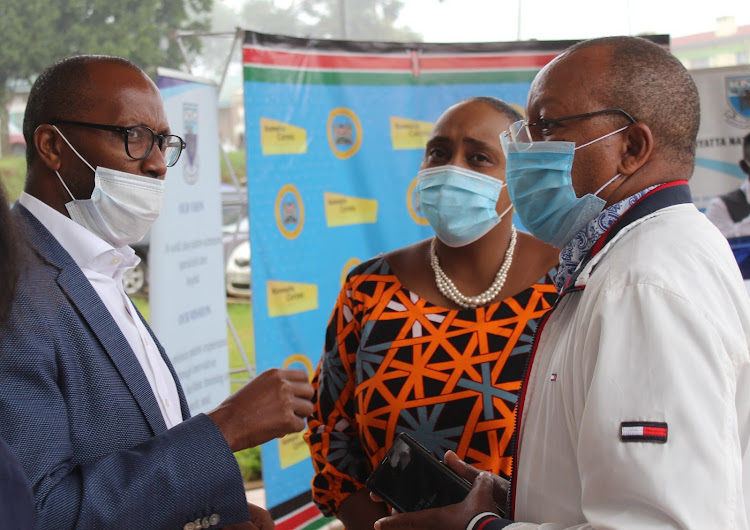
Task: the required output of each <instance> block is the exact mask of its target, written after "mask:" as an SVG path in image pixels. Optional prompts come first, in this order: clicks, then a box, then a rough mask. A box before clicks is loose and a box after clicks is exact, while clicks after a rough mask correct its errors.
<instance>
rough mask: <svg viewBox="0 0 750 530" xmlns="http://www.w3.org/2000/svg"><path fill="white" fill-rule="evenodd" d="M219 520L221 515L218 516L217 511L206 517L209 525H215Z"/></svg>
mask: <svg viewBox="0 0 750 530" xmlns="http://www.w3.org/2000/svg"><path fill="white" fill-rule="evenodd" d="M219 521H221V517H219V514H218V513H212V514H211V517H209V518H208V524H210V525H211V526H216V525H217V524H219Z"/></svg>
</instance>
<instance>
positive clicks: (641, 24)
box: [347, 0, 750, 42]
mask: <svg viewBox="0 0 750 530" xmlns="http://www.w3.org/2000/svg"><path fill="white" fill-rule="evenodd" d="M347 1H356V0H347ZM404 4H405V7H404V9H403V11H402V12H401V17H400V19H399V22H400V23H402V24H403V25H408V26H410V27H411V28H412V29H414V30H416V31H418V32H420V33H422V35H423V36H424V40H425V41H426V42H463V41H465V42H469V41H512V40H516V39H517V38H518V35H519V32H518V20H519V17H518V0H443V1H442V2H440V1H439V0H406V1H405V2H404ZM727 15H733V16H734V17H735V21H736V23H737V24H738V25H747V24H750V0H682V1H678V0H619V1H618V0H609V1H607V0H568V1H567V2H565V1H561V0H521V17H520V20H521V23H520V38H521V40H528V39H538V40H557V39H584V38H591V37H600V36H606V35H636V34H638V33H643V32H649V33H666V34H669V35H671V36H672V37H679V36H683V35H690V34H693V33H702V32H705V31H713V30H714V29H715V28H716V19H717V18H718V17H721V16H727Z"/></svg>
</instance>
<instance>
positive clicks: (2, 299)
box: [0, 184, 34, 530]
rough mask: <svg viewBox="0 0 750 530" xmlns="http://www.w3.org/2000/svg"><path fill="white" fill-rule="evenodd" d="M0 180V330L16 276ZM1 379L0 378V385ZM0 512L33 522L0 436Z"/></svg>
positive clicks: (7, 520)
mask: <svg viewBox="0 0 750 530" xmlns="http://www.w3.org/2000/svg"><path fill="white" fill-rule="evenodd" d="M13 228H14V224H13V221H12V220H11V217H10V211H9V210H8V200H7V199H6V198H5V190H3V186H2V184H0V334H2V332H3V331H2V330H3V324H4V323H5V319H6V318H7V315H8V311H9V310H10V306H11V302H12V301H13V297H14V294H15V288H16V280H17V278H18V269H19V267H18V256H17V249H16V246H17V242H16V241H17V237H16V234H15V230H14V229H13ZM1 384H2V381H1V380H0V385H1ZM0 514H2V521H3V523H2V524H3V526H6V527H7V528H15V529H17V530H29V529H30V528H32V527H33V526H34V499H33V496H32V494H31V486H30V485H29V482H28V480H26V473H24V470H23V467H21V462H19V460H18V457H17V456H16V455H15V453H14V452H13V450H12V449H11V448H10V447H8V444H6V443H5V442H4V441H3V440H2V438H0Z"/></svg>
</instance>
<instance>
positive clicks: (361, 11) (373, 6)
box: [299, 0, 422, 42]
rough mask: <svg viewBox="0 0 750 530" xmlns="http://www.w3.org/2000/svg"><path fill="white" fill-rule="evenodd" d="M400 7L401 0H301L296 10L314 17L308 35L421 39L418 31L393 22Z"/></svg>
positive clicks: (403, 40)
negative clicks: (353, 0)
mask: <svg viewBox="0 0 750 530" xmlns="http://www.w3.org/2000/svg"><path fill="white" fill-rule="evenodd" d="M403 7H404V1H403V0H357V1H355V2H351V1H347V0H302V1H301V2H300V5H299V10H300V12H301V13H302V14H303V15H304V16H305V17H306V18H309V19H310V20H313V21H314V22H313V23H312V24H311V25H310V27H309V35H310V36H311V37H316V38H335V39H353V38H356V40H371V41H396V42H413V41H421V40H422V37H421V35H420V34H419V33H416V32H414V31H412V30H411V29H409V28H404V27H396V26H395V23H396V20H397V19H398V16H399V14H400V13H401V10H402V9H403Z"/></svg>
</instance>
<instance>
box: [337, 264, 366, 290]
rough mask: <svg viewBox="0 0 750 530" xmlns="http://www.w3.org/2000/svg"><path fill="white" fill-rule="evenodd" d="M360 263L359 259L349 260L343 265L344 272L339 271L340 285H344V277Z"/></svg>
mask: <svg viewBox="0 0 750 530" xmlns="http://www.w3.org/2000/svg"><path fill="white" fill-rule="evenodd" d="M360 263H362V261H361V260H360V259H359V258H349V259H348V260H347V261H346V263H344V270H342V271H341V285H344V282H346V276H347V274H349V271H350V270H352V268H354V267H356V266H357V265H359V264H360Z"/></svg>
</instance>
